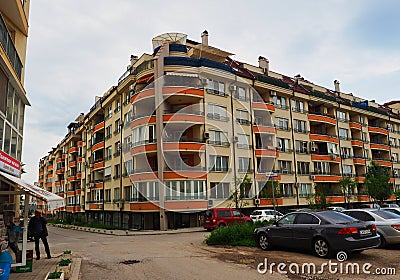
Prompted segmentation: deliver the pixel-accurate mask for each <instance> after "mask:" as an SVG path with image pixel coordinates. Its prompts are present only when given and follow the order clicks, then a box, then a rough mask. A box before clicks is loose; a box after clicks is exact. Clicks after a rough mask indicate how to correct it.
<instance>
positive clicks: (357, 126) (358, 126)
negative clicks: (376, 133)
mask: <svg viewBox="0 0 400 280" xmlns="http://www.w3.org/2000/svg"><path fill="white" fill-rule="evenodd" d="M349 126H350V128H351V129H357V130H361V128H362V125H361V123H358V122H355V121H350V122H349Z"/></svg>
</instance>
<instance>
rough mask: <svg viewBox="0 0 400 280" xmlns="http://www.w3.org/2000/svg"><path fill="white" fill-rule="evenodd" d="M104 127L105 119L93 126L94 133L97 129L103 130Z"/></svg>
mask: <svg viewBox="0 0 400 280" xmlns="http://www.w3.org/2000/svg"><path fill="white" fill-rule="evenodd" d="M102 129H104V121H102V122H99V123H98V124H96V125H95V126H94V127H93V132H92V133H96V132H97V131H99V130H102Z"/></svg>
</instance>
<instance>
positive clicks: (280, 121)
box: [275, 118, 289, 130]
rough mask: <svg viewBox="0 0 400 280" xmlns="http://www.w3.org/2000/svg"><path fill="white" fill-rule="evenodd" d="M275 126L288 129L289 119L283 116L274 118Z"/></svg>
mask: <svg viewBox="0 0 400 280" xmlns="http://www.w3.org/2000/svg"><path fill="white" fill-rule="evenodd" d="M275 124H276V128H278V129H281V130H289V121H288V119H285V118H275Z"/></svg>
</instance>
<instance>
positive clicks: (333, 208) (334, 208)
mask: <svg viewBox="0 0 400 280" xmlns="http://www.w3.org/2000/svg"><path fill="white" fill-rule="evenodd" d="M328 210H332V211H338V212H342V211H343V210H346V208H344V207H341V206H329V207H328Z"/></svg>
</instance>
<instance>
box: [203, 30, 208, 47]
mask: <svg viewBox="0 0 400 280" xmlns="http://www.w3.org/2000/svg"><path fill="white" fill-rule="evenodd" d="M201 44H203V45H204V46H208V31H207V30H204V31H203V33H201Z"/></svg>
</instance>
